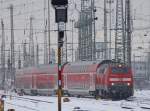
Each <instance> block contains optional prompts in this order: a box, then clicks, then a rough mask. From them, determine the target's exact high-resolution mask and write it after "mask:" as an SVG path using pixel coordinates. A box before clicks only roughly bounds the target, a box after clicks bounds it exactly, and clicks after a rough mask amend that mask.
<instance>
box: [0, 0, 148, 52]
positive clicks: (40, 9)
mask: <svg viewBox="0 0 150 111" xmlns="http://www.w3.org/2000/svg"><path fill="white" fill-rule="evenodd" d="M46 1H47V0H46ZM131 1H132V17H133V19H134V21H133V26H134V32H133V38H132V46H133V51H134V52H133V53H136V54H138V52H139V51H136V50H135V49H136V48H137V47H138V46H142V47H144V48H145V50H144V51H147V49H148V41H150V36H149V35H150V33H149V31H150V11H149V10H150V0H131ZM95 2H96V7H100V8H97V13H96V14H97V15H96V16H97V17H98V21H97V22H96V32H97V36H96V40H97V41H103V31H102V29H103V9H102V8H103V0H95ZM10 4H13V5H14V29H15V43H16V44H15V46H16V47H15V48H16V50H17V47H18V45H20V43H22V41H24V40H28V39H29V18H30V17H31V16H32V17H33V18H34V20H33V27H34V39H35V42H36V38H37V42H38V43H44V41H43V40H44V34H43V33H42V32H43V29H44V21H43V20H44V0H1V2H0V17H1V18H2V19H3V20H4V24H5V29H7V30H5V35H6V40H7V44H8V43H10V14H9V13H10V11H9V8H8V7H9V6H10ZM75 4H76V6H77V8H75ZM46 5H47V4H46ZM79 10H80V0H70V1H69V13H68V15H69V19H68V24H67V30H71V23H70V19H75V21H77V19H78V14H79V13H78V11H79ZM46 11H47V6H46ZM46 17H47V13H46ZM54 22H55V21H54V9H53V8H52V7H51V30H55V29H57V27H56V24H55V23H54ZM113 23H115V22H113ZM24 29H26V30H25V31H24ZM137 29H138V30H137ZM74 30H75V32H74V42H75V43H77V39H78V36H77V35H78V34H77V29H74ZM145 33H147V34H148V33H149V34H148V36H147V37H144V34H145ZM67 36H68V42H69V41H70V42H71V32H70V31H68V34H67ZM56 38H57V34H56V32H51V40H52V41H51V43H52V44H55V43H56ZM113 42H114V41H113ZM52 47H54V48H56V45H53V46H52ZM75 47H76V46H75ZM7 48H9V44H8V45H7ZM40 48H41V50H42V49H43V45H42V44H41V46H40ZM135 51H136V52H135ZM41 54H42V52H41ZM139 54H140V55H141V52H140V53H139Z"/></svg>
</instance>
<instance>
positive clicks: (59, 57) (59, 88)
mask: <svg viewBox="0 0 150 111" xmlns="http://www.w3.org/2000/svg"><path fill="white" fill-rule="evenodd" d="M59 36H60V35H59V32H58V38H59ZM61 83H62V77H61V45H60V42H59V39H58V92H57V93H58V111H61V96H62V95H61V92H62V84H61Z"/></svg>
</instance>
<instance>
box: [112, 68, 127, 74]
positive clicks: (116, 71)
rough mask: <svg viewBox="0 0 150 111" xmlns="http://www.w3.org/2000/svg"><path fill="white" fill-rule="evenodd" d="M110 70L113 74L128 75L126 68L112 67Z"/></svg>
mask: <svg viewBox="0 0 150 111" xmlns="http://www.w3.org/2000/svg"><path fill="white" fill-rule="evenodd" d="M111 70H112V73H113V74H117V73H123V74H126V73H128V68H127V67H112V68H111Z"/></svg>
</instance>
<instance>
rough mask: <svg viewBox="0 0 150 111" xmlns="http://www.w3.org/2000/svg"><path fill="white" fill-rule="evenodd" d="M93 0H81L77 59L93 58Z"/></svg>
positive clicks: (88, 59) (86, 59)
mask: <svg viewBox="0 0 150 111" xmlns="http://www.w3.org/2000/svg"><path fill="white" fill-rule="evenodd" d="M94 8H95V7H94V0H81V12H80V19H79V21H78V22H77V24H76V26H75V27H76V28H78V29H79V60H84V61H91V60H95V21H94V19H95V16H94V14H95V13H94Z"/></svg>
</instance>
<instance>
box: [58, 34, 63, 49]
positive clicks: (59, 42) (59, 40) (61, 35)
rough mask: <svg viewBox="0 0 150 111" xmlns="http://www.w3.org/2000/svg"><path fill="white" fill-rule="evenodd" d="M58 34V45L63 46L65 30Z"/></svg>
mask: <svg viewBox="0 0 150 111" xmlns="http://www.w3.org/2000/svg"><path fill="white" fill-rule="evenodd" d="M58 36H59V37H58V45H59V47H62V46H63V43H64V41H63V38H64V31H59V33H58Z"/></svg>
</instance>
